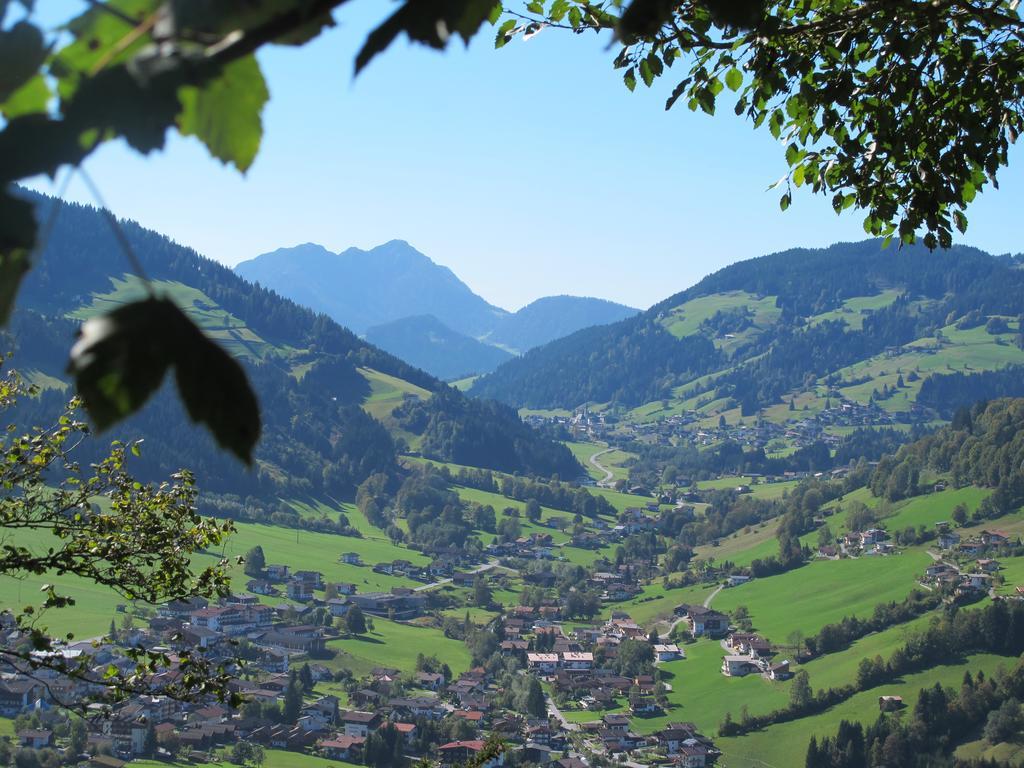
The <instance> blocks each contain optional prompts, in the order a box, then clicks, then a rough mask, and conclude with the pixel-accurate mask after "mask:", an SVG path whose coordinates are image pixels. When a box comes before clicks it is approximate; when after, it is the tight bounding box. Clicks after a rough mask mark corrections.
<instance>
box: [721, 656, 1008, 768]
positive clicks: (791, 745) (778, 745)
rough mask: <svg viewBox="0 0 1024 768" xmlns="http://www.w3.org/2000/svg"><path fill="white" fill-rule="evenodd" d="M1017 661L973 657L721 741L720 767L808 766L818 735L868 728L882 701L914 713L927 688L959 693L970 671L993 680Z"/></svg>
mask: <svg viewBox="0 0 1024 768" xmlns="http://www.w3.org/2000/svg"><path fill="white" fill-rule="evenodd" d="M1014 661H1015V660H1014V659H1011V658H1007V657H1002V656H993V655H991V654H979V655H976V656H970V657H968V658H967V659H966V660H964V661H961V662H957V663H954V664H949V665H946V666H941V667H935V668H933V669H929V670H927V671H925V672H920V673H918V674H914V675H907V676H906V677H904V678H902V679H901V680H899V681H897V682H895V683H892V684H890V685H883V686H879V687H878V688H872V689H871V690H868V691H864V692H863V693H859V694H857V695H856V696H854V697H853V698H851V699H849V700H848V701H845V702H843V703H842V704H839V705H838V706H836V707H833V708H832V709H830V710H828V711H826V712H823V713H822V714H820V715H816V716H814V717H805V718H802V719H800V720H796V721H794V722H790V723H782V724H780V725H775V726H772V727H770V728H768V729H766V730H764V731H761V732H757V733H752V734H748V735H746V736H740V737H735V738H729V739H718V740H717V741H716V744H717V746H718V747H719V749H721V750H722V751H723V753H724V754H723V757H722V760H721V762H720V765H721V766H723V768H789V766H797V765H803V762H804V756H805V755H806V752H807V743H808V742H809V741H810V738H811V736H812V735H813V736H817V737H818V738H819V739H820V738H821V737H822V736H826V735H833V736H834V735H835V732H836V729H837V728H838V726H839V721H840V720H844V719H845V720H859V721H860V722H863V723H865V724H869V723H872V722H874V721H875V720H876V719H877V718H878V697H879V696H882V695H897V696H902V697H903V699H904V701H905V702H906V703H907V705H908V708H909V709H911V710H912V709H913V707H914V704H915V703H916V702H917V695H918V693H919V691H920V690H921V689H922V688H928V687H931V686H933V685H935V683H941V684H942V685H944V686H950V687H957V686H959V684H960V680H961V679H962V678H963V675H964V672H965V671H966V670H968V669H969V670H971V671H972V672H976V671H977V670H979V669H981V670H984V671H985V674H987V675H988V674H991V673H993V672H994V671H995V670H996V669H998V668H999V667H1000V666H1005V667H1007V668H1009V667H1010V666H1011V665H1012V664H1013V663H1014Z"/></svg>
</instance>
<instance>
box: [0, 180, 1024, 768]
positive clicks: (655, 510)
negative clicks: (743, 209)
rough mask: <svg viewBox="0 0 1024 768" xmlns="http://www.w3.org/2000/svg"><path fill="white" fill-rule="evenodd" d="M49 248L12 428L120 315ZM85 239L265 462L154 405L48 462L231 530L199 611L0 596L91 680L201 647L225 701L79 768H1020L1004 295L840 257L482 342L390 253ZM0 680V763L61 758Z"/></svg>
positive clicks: (416, 260) (1023, 489) (80, 230)
mask: <svg viewBox="0 0 1024 768" xmlns="http://www.w3.org/2000/svg"><path fill="white" fill-rule="evenodd" d="M31 200H32V201H33V203H34V204H35V205H36V206H37V208H38V210H39V214H40V219H41V220H44V221H45V220H49V219H50V216H49V214H50V213H52V211H53V208H52V206H53V205H55V203H54V202H53V201H52V200H50V199H48V198H42V197H38V196H31ZM55 222H56V223H55V226H54V227H53V230H52V233H50V235H49V239H48V241H47V247H46V248H45V250H44V251H43V253H42V254H41V255H40V256H39V257H38V258H37V259H36V262H35V264H34V265H33V268H32V270H31V271H30V272H29V274H28V276H27V277H26V279H25V283H24V285H23V288H22V291H21V293H20V295H19V303H18V306H17V309H16V312H15V315H14V318H13V320H12V323H11V327H10V330H9V334H8V337H7V339H6V343H7V345H8V348H9V349H11V351H12V353H13V356H12V358H11V361H10V363H9V367H13V368H16V369H17V370H18V371H19V372H20V374H21V375H22V377H23V378H24V379H26V380H27V382H29V383H30V384H31V385H33V389H32V391H31V394H30V395H27V396H24V397H22V398H21V399H20V400H19V401H18V403H17V405H16V406H14V407H13V408H12V409H11V410H9V411H8V414H7V415H8V416H9V417H13V420H14V421H15V422H16V425H17V426H16V427H15V429H20V428H22V427H24V426H26V425H45V424H48V423H52V422H53V420H54V419H55V418H56V417H57V416H59V414H60V413H61V412H62V407H63V404H64V403H65V401H66V400H67V399H68V398H69V397H70V396H71V395H72V391H71V387H70V384H69V379H68V377H67V376H66V374H65V373H64V371H65V364H66V358H67V350H68V347H69V346H70V344H71V343H72V340H73V338H74V335H75V333H76V330H77V328H78V326H79V324H80V322H81V321H82V320H83V319H86V318H89V317H92V316H95V315H97V314H101V313H104V312H106V311H109V310H110V309H112V308H116V307H118V306H120V305H121V304H122V303H124V302H125V301H127V300H129V299H132V298H136V297H139V296H140V295H142V294H143V291H145V290H147V288H146V287H145V286H144V284H143V282H141V281H140V279H139V278H137V277H134V276H133V275H132V273H133V270H131V269H129V268H128V267H127V266H126V264H127V262H126V261H125V259H124V257H123V255H122V253H121V251H120V249H119V247H118V243H117V242H116V240H115V238H114V236H113V234H112V232H111V229H110V227H109V223H108V222H107V221H106V220H105V219H104V217H103V216H102V215H101V212H99V211H97V210H95V209H92V208H88V207H83V206H78V205H70V204H62V205H61V208H60V210H59V215H58V216H57V217H56V219H55ZM120 226H121V228H122V229H123V231H124V234H125V236H126V238H127V240H128V242H129V243H130V245H131V248H132V250H133V251H134V252H135V253H136V254H137V255H138V257H139V260H140V261H141V265H142V267H143V269H144V271H145V273H146V274H147V275H148V278H149V281H150V282H149V289H150V290H153V291H154V292H156V293H157V294H159V295H162V296H166V297H169V298H170V299H172V300H173V301H174V302H176V303H177V304H178V305H179V306H180V307H181V308H182V309H183V310H184V311H185V312H186V313H187V314H188V315H189V316H190V317H191V318H192V319H193V320H195V321H196V323H197V324H199V325H200V326H201V327H202V329H203V330H204V331H205V332H206V333H207V334H208V335H209V336H210V337H212V338H213V339H215V340H216V341H217V342H218V343H220V344H222V345H223V346H224V347H225V348H226V349H227V350H228V351H229V352H230V353H231V354H232V355H234V356H235V358H236V359H238V360H239V361H240V362H241V363H242V365H243V366H244V368H245V370H246V372H247V374H248V376H249V378H250V380H251V382H252V383H253V385H254V387H255V389H256V391H257V394H258V396H259V400H260V410H261V414H262V419H263V435H262V438H261V440H260V443H259V445H258V447H257V450H256V454H255V457H256V458H255V465H254V467H253V468H252V469H246V468H244V467H242V466H241V465H239V464H238V463H237V462H236V461H235V459H233V458H231V457H230V456H228V455H227V454H225V453H223V452H222V451H220V450H218V449H217V447H216V446H215V445H214V444H213V442H212V440H211V439H210V438H209V437H208V436H207V434H206V433H205V432H204V431H202V430H200V429H197V428H195V427H193V426H191V425H190V422H189V419H188V416H187V414H186V413H185V412H184V411H183V410H182V407H181V406H180V404H179V401H178V398H177V397H176V396H175V393H174V392H173V390H172V387H173V384H172V383H166V384H165V389H164V390H162V391H161V392H160V393H159V394H158V395H157V396H156V397H155V398H153V399H152V400H151V401H150V402H148V403H147V404H146V405H145V406H144V407H143V408H142V410H141V411H140V412H139V413H138V414H137V415H135V416H133V417H132V418H130V419H128V420H127V421H126V422H124V423H123V424H121V425H119V426H118V427H116V428H115V429H113V430H112V433H113V434H112V435H106V434H104V435H99V436H96V435H92V436H89V437H88V438H86V439H84V440H83V442H82V443H81V445H79V446H77V448H76V449H75V450H76V456H77V457H78V460H80V461H81V462H83V463H88V462H90V461H95V460H96V459H97V458H98V457H100V456H101V455H103V453H104V451H103V448H104V446H105V444H107V443H108V442H109V439H112V438H113V437H114V436H116V437H117V438H119V439H122V440H136V439H139V438H142V439H143V440H144V442H143V443H142V444H141V456H140V457H138V458H136V457H131V458H130V459H129V462H128V463H129V466H130V468H131V470H132V472H133V473H135V474H136V475H137V476H138V477H139V478H140V479H141V480H145V481H158V480H162V479H166V478H167V477H168V476H169V475H170V474H171V473H174V472H176V471H178V470H179V469H180V468H188V469H190V470H191V471H192V472H193V473H194V474H195V477H196V481H197V484H198V486H199V488H200V491H201V493H200V496H199V500H198V506H199V510H200V512H202V513H204V514H210V515H213V516H215V517H218V518H232V519H233V520H234V521H235V525H236V528H237V531H236V532H235V533H233V534H232V535H231V536H230V537H229V538H228V539H227V543H226V544H225V545H224V546H223V547H222V548H221V549H220V550H218V551H216V552H213V551H203V552H200V553H198V554H196V555H195V557H194V560H193V561H192V563H190V565H191V564H194V565H196V566H201V565H205V564H209V563H215V562H219V561H220V560H221V559H222V558H228V557H229V556H234V555H240V556H241V555H244V561H243V562H240V563H233V564H231V565H230V566H229V568H230V571H229V573H230V578H231V591H232V592H233V593H234V594H232V595H231V596H230V597H225V598H224V599H223V600H222V601H220V603H219V604H218V603H212V604H210V605H198V604H173V605H172V604H167V605H162V606H154V605H148V604H145V603H143V602H141V601H130V600H125V599H124V598H123V597H121V596H120V595H118V594H117V593H115V592H114V591H113V590H104V589H96V588H95V587H94V586H92V585H91V583H90V582H87V581H85V580H83V579H80V578H77V577H72V576H69V575H68V574H66V573H63V572H61V573H34V574H30V575H29V576H26V578H24V579H20V580H15V579H12V578H9V577H0V590H2V591H0V606H2V607H4V608H12V607H16V606H21V605H25V604H28V603H32V601H33V597H32V596H33V595H36V596H38V597H37V598H36V600H37V601H42V600H43V599H44V598H45V595H46V594H47V591H46V590H47V586H46V585H53V586H54V588H55V589H59V590H61V592H62V593H65V592H66V593H68V594H71V595H74V597H75V602H74V603H73V604H70V605H66V606H64V607H61V608H59V609H52V610H47V611H46V613H45V614H44V615H43V616H41V617H40V618H39V619H38V627H40V628H45V629H46V630H47V631H48V632H50V633H52V634H54V635H63V636H66V634H67V633H68V632H73V633H74V634H75V635H77V636H81V637H90V638H92V637H96V638H100V637H102V638H104V639H103V640H102V641H97V642H96V643H95V644H94V643H92V642H88V641H87V642H83V643H77V644H76V643H74V642H69V645H68V648H69V650H70V651H71V652H74V653H83V654H91V653H97V652H102V653H104V654H107V655H108V656H109V658H108V659H106V660H105V661H104V662H103V665H102V666H101V667H99V669H101V670H102V669H106V668H108V667H107V665H108V664H109V665H112V666H117V665H127V666H130V665H129V664H128V662H127V658H128V656H129V655H130V652H131V651H130V649H132V648H135V647H136V645H137V644H139V645H145V646H147V647H161V648H165V649H167V650H168V652H169V653H171V652H175V653H177V652H181V651H183V650H184V649H185V648H188V647H194V648H200V649H202V651H203V652H204V653H206V654H209V655H210V656H211V657H213V658H214V659H215V660H216V661H218V662H224V663H225V664H226V665H227V667H226V668H228V669H230V670H232V672H231V674H232V678H231V685H232V686H233V690H237V691H238V692H239V693H240V694H242V695H243V699H244V703H242V704H240V705H239V706H234V705H231V704H228V703H224V704H217V705H213V704H211V705H210V706H203V707H200V706H193V705H191V704H180V703H178V702H171V701H169V700H165V699H158V698H156V697H152V696H148V697H144V696H136V697H133V698H132V700H130V701H127V702H118V703H117V704H116V706H115V707H114V708H113V710H112V712H111V713H110V717H109V718H97V720H96V722H93V721H90V722H89V724H88V725H86V726H85V728H86V730H87V731H88V734H87V738H86V741H87V743H88V745H91V747H90V748H92V749H94V751H97V752H98V751H99V750H100V748H101V747H100V745H103V749H106V750H107V751H109V752H111V753H113V754H114V755H116V756H117V757H111V758H110V759H111V760H116V761H117V762H109V761H108V760H107V757H108V756H107V755H99V756H95V755H89V756H88V757H89V760H85V759H84V758H83V760H82V764H92V765H103V766H113V765H121V764H123V763H121V762H120V761H122V760H124V761H128V762H127V764H128V765H129V766H130V768H131V767H132V766H138V768H152V766H155V765H169V766H185V765H195V766H199V768H208V767H211V766H215V765H223V764H226V763H227V762H229V761H230V762H232V763H234V764H238V765H243V764H249V765H253V764H264V765H267V766H271V767H273V766H279V767H281V768H283V767H284V766H298V767H299V768H328V767H329V766H333V765H338V766H343V767H345V766H353V765H367V766H373V768H399V766H408V765H411V764H413V763H416V762H418V761H420V760H428V761H430V762H431V763H432V764H434V763H438V764H441V765H445V766H455V765H461V764H463V763H465V762H466V761H468V760H472V759H479V760H480V761H483V759H484V758H486V757H488V756H490V758H489V759H490V760H491V761H492V763H491V764H493V765H497V764H498V761H499V760H500V761H501V762H502V763H504V764H506V765H510V766H514V767H516V768H518V766H533V765H541V764H547V765H552V766H557V768H586V767H587V766H595V768H598V767H600V766H608V765H612V764H613V763H619V762H621V763H622V764H625V765H629V766H632V767H637V766H644V765H651V766H654V765H664V766H680V767H683V768H688V767H689V766H698V767H701V766H707V765H712V764H715V763H717V764H718V765H720V766H726V767H727V768H766V767H767V768H789V767H790V766H800V765H805V766H808V767H809V768H826V766H827V767H828V768H847V767H849V768H854V767H855V766H871V767H872V768H874V767H876V766H877V767H879V768H880V767H881V766H886V767H887V768H902V767H903V766H906V767H907V768H923V766H964V768H967V766H979V767H981V766H990V765H1022V764H1024V746H1022V744H1024V710H1022V706H1021V702H1022V701H1024V663H1022V661H1021V654H1022V652H1024V601H1022V599H1021V596H1022V594H1024V543H1022V539H1021V537H1022V535H1024V377H1022V375H1021V374H1022V373H1024V349H1022V347H1024V326H1022V321H1024V269H1022V259H1021V258H1020V257H1017V256H1009V255H1007V256H998V257H997V256H992V255H989V254H986V253H983V252H981V251H978V250H974V249H971V248H965V247H956V248H953V249H951V250H947V251H933V252H929V251H927V250H925V249H923V248H919V247H914V246H904V247H903V248H889V249H883V248H882V247H881V244H880V243H879V242H878V241H875V240H869V241H864V242H859V243H841V244H837V245H834V246H832V247H830V248H825V249H820V250H805V249H795V250H791V251H786V252H782V253H776V254H772V255H768V256H762V257H759V258H753V259H751V260H748V261H742V262H739V263H737V264H734V265H732V266H729V267H726V268H725V269H722V270H720V271H719V272H716V273H715V274H713V275H710V276H708V277H707V278H705V279H704V280H702V281H701V282H699V283H698V284H697V285H695V286H692V287H690V288H687V289H686V290H683V291H682V292H681V293H678V294H676V295H674V296H672V297H671V298H668V299H665V300H664V301H662V302H660V303H659V304H657V305H655V306H654V307H652V308H650V309H649V310H647V311H644V312H640V313H637V312H636V311H635V310H631V309H629V308H627V307H622V306H619V305H613V304H610V303H609V302H602V301H599V300H595V299H579V298H573V297H550V298H546V299H541V300H539V301H537V302H535V303H534V304H531V305H529V306H527V307H525V308H523V309H521V310H519V311H518V312H515V313H510V312H506V311H505V310H502V309H500V308H498V307H495V306H493V305H491V304H489V303H488V302H486V301H485V300H484V299H482V298H481V297H479V296H477V295H475V294H474V293H473V292H472V291H471V290H470V289H469V288H468V287H467V286H466V285H465V284H464V283H462V282H461V281H460V280H459V279H458V278H457V277H456V276H455V275H454V274H453V273H451V272H450V271H449V270H447V269H445V268H443V267H440V266H438V265H437V264H434V263H433V262H432V261H431V260H430V259H428V258H427V257H426V256H424V255H423V254H420V253H418V252H417V251H415V250H414V249H413V248H412V247H411V246H409V245H408V244H406V243H404V242H401V241H392V242H389V243H386V244H385V245H382V246H379V247H378V248H375V249H373V250H371V251H367V252H363V251H358V250H355V249H350V250H348V251H345V252H343V253H341V254H333V253H330V252H328V251H327V250H326V249H324V248H322V247H320V246H316V245H305V246H299V247H298V248H293V249H285V250H282V251H277V252H274V253H270V254H266V255H264V256H260V257H258V258H256V259H254V260H252V261H250V262H247V263H245V264H243V265H240V266H239V268H238V269H237V270H234V271H232V270H229V269H227V268H225V267H223V266H221V265H219V264H218V263H216V262H214V261H212V260H210V259H207V258H204V257H202V256H200V255H198V254H197V253H195V252H194V251H192V250H190V249H189V248H187V247H185V246H181V245H178V244H176V243H173V242H171V241H170V240H169V239H167V238H165V237H163V236H161V235H159V234H157V233H155V232H152V231H148V230H146V229H144V228H142V227H140V226H138V225H136V224H134V223H131V222H121V224H120ZM250 280H251V281H254V282H250ZM358 334H362V335H363V336H362V337H361V336H360V335H358ZM378 344H379V346H378ZM386 350H387V351H386ZM492 367H493V371H491V372H490V373H486V374H485V375H482V376H479V377H475V378H473V377H470V378H466V379H464V380H462V381H459V382H458V386H454V385H449V384H447V383H445V382H444V381H442V378H443V379H449V380H450V379H455V378H456V377H460V376H462V375H464V374H478V373H481V372H485V371H488V370H489V369H491V368H492ZM427 370H429V371H431V372H427ZM16 458H17V457H15V459H16ZM102 504H103V500H102V499H97V504H96V506H97V509H98V510H100V511H102ZM85 506H88V505H85ZM76 514H77V513H76ZM7 533H8V531H6V530H5V534H7ZM11 536H12V539H13V540H14V541H17V544H18V546H23V547H26V548H29V549H31V548H45V547H46V546H48V542H50V541H51V540H50V539H48V538H46V537H44V536H39V537H37V538H35V539H31V538H30V537H24V536H23V537H21V538H14V537H16V536H18V532H12V533H11ZM6 543H7V542H6V541H5V544H6ZM39 590H43V591H42V592H40V591H39ZM40 631H42V629H40ZM0 632H2V633H3V634H2V641H3V642H5V643H8V644H9V645H10V646H11V647H14V646H15V645H17V644H19V643H20V644H21V645H22V646H25V644H26V642H28V641H27V640H26V638H25V637H24V636H23V635H19V634H18V632H16V631H12V630H11V629H10V627H9V626H8V625H6V624H3V623H2V622H0ZM26 647H28V646H26ZM161 653H163V651H161ZM236 654H241V655H244V658H245V659H246V662H247V663H246V666H245V667H244V672H238V671H237V669H238V668H237V667H233V666H232V665H233V664H235V662H236V661H237V659H236ZM33 680H34V678H33V677H32V676H31V675H30V674H27V673H25V674H23V672H22V671H18V670H12V671H5V672H4V674H3V676H2V677H0V706H3V707H4V710H3V712H2V713H0V714H2V717H0V737H3V738H0V757H2V756H4V755H10V756H11V760H12V761H13V764H16V765H22V764H26V765H28V764H31V765H43V764H46V765H50V764H53V765H56V764H58V763H59V762H60V761H59V760H58V759H57V758H56V757H55V756H54V757H53V762H52V763H48V762H45V761H46V760H50V753H51V752H52V753H53V754H54V755H56V750H55V749H54V745H56V746H57V747H58V748H64V747H68V748H70V740H71V738H72V736H71V734H72V732H73V730H72V729H73V728H74V729H77V731H78V732H80V733H81V732H82V727H83V726H82V725H75V726H73V725H72V724H71V723H69V722H68V721H67V720H66V718H65V717H64V715H62V714H60V712H59V707H57V706H55V705H54V703H53V701H51V694H50V693H48V692H47V690H43V689H42V688H37V687H36V685H35V683H33ZM19 692H20V693H19ZM29 694H31V695H32V696H35V697H37V698H36V699H34V700H30V697H29ZM19 697H20V698H19ZM36 701H38V702H40V703H35V702H36ZM208 703H209V702H208ZM100 721H102V722H100ZM4 728H6V729H7V731H4V730H3V729H4ZM8 732H9V733H10V735H11V736H12V738H13V737H15V736H16V738H17V740H18V741H19V743H20V744H22V745H24V746H19V747H17V748H14V747H13V743H12V744H11V745H8V744H7V741H8V740H7V738H6V736H5V734H7V733H8ZM82 738H85V737H82ZM33 739H36V740H38V742H39V743H37V742H36V741H33ZM84 748H85V747H83V749H84ZM5 749H6V750H7V751H6V752H5V751H4V750H5ZM489 750H496V751H493V752H492V751H489ZM79 751H81V750H79ZM29 752H31V753H32V756H33V757H32V759H35V760H36V762H35V763H30V762H18V761H19V760H22V761H28V760H30V758H29V757H28V756H27V753H29ZM18 755H21V757H18ZM101 758H102V759H101ZM257 758H258V759H257ZM6 759H7V758H6V757H3V759H2V760H0V763H3V762H4V760H6Z"/></svg>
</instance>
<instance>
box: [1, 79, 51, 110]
mask: <svg viewBox="0 0 1024 768" xmlns="http://www.w3.org/2000/svg"><path fill="white" fill-rule="evenodd" d="M50 95H51V94H50V87H49V86H48V85H47V84H46V79H45V78H44V77H43V76H42V75H36V76H35V77H33V78H31V79H29V80H28V81H27V82H26V83H25V84H24V85H22V86H21V87H20V88H18V90H16V91H15V92H14V93H12V94H11V95H10V96H9V97H8V98H7V100H6V101H4V102H2V103H0V114H2V115H3V116H4V118H5V119H7V120H13V119H14V118H16V117H22V116H23V115H33V114H37V113H40V112H45V111H46V107H47V104H48V103H49V101H50Z"/></svg>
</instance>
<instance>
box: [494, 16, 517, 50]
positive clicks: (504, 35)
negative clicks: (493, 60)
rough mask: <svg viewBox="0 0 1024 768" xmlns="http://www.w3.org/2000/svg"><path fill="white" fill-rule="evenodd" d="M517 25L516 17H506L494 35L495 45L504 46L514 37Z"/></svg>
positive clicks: (496, 46)
mask: <svg viewBox="0 0 1024 768" xmlns="http://www.w3.org/2000/svg"><path fill="white" fill-rule="evenodd" d="M515 27H516V20H515V19H506V20H505V21H504V22H502V24H501V26H500V27H498V32H497V33H496V34H495V35H494V47H495V48H502V47H504V46H505V45H506V44H507V43H508V42H509V41H510V40H511V39H512V30H513V29H515Z"/></svg>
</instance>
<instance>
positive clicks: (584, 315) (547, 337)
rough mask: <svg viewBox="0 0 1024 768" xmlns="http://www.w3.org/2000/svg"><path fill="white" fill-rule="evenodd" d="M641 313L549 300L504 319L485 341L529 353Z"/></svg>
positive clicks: (603, 303)
mask: <svg viewBox="0 0 1024 768" xmlns="http://www.w3.org/2000/svg"><path fill="white" fill-rule="evenodd" d="M639 311H640V310H638V309H633V308H632V307H627V306H624V305H622V304H616V303H615V302H614V301H607V300H606V299H595V298H591V297H584V296H546V297H544V298H542V299H537V300H536V301H534V302H531V303H530V304H527V305H526V306H525V307H523V308H522V309H520V310H519V311H518V312H516V313H514V314H511V315H508V316H507V317H505V318H503V319H502V320H501V322H500V323H499V324H498V325H497V327H496V328H495V329H494V331H493V332H491V333H490V334H489V335H488V336H487V337H486V338H485V339H484V340H485V341H487V342H489V343H491V344H497V345H499V346H502V347H505V348H507V349H512V350H515V351H517V352H526V351H527V350H530V349H533V348H534V347H539V346H541V345H542V344H547V343H548V342H549V341H554V340H555V339H560V338H562V337H563V336H568V335H569V334H571V333H575V332H576V331H578V330H581V329H583V328H589V327H591V326H593V325H608V324H609V323H615V322H618V321H619V320H624V319H625V318H627V317H632V316H633V315H635V314H637V313H638V312H639Z"/></svg>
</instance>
